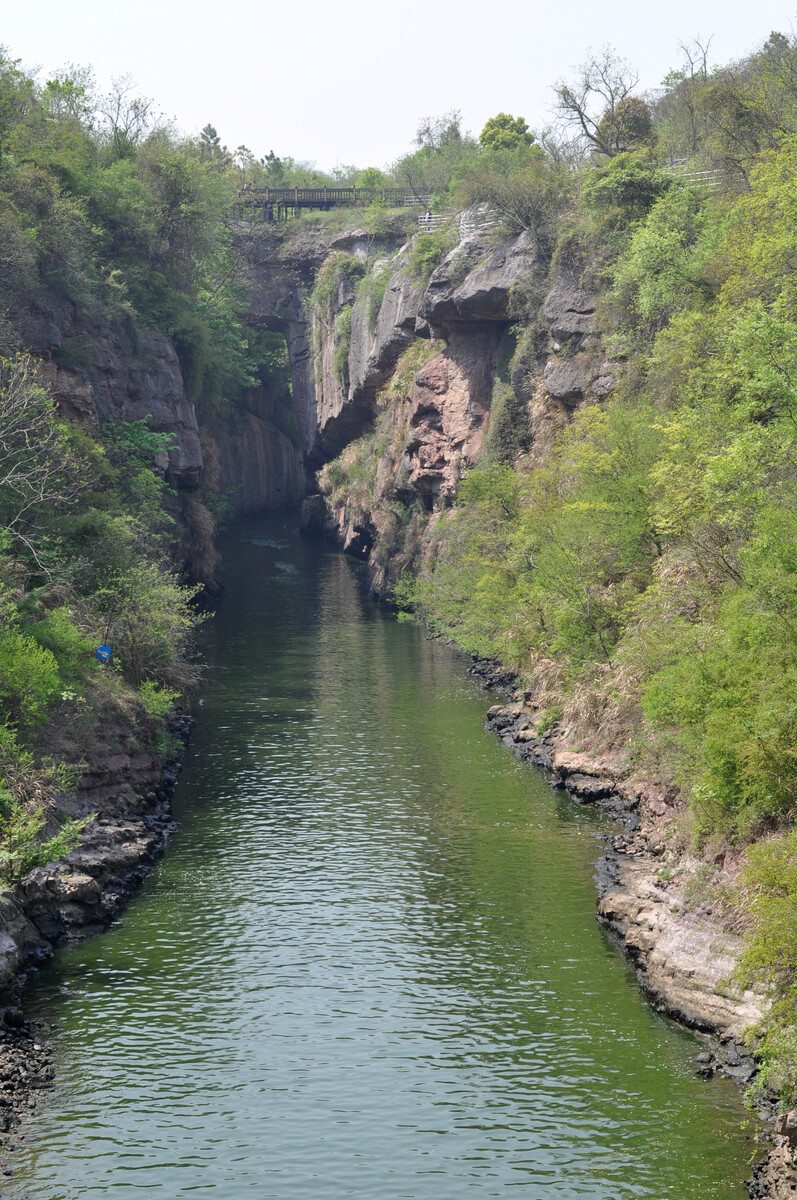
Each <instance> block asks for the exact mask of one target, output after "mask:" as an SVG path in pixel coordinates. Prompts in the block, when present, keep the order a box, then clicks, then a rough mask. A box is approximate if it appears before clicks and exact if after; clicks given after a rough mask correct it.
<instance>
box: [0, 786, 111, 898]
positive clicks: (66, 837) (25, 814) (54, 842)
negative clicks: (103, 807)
mask: <svg viewBox="0 0 797 1200" xmlns="http://www.w3.org/2000/svg"><path fill="white" fill-rule="evenodd" d="M93 820H94V815H93V814H92V815H91V816H88V817H83V818H81V819H79V820H73V821H66V822H64V824H63V825H62V826H61V828H60V829H59V831H58V833H56V834H55V835H54V836H53V837H49V838H46V839H45V840H44V841H40V840H39V836H40V834H41V832H42V830H43V829H44V826H45V825H46V823H47V814H46V810H45V808H44V806H43V805H26V804H24V803H23V802H22V801H21V800H18V799H17V798H16V797H15V796H12V794H11V793H10V792H9V791H8V790H7V789H6V788H5V787H4V786H3V785H2V783H0V881H2V883H3V885H4V886H5V887H10V886H12V885H13V884H14V883H16V882H18V881H19V880H20V879H23V878H24V877H25V876H26V875H27V874H28V872H29V871H32V870H33V868H34V867H42V866H44V865H45V863H48V862H55V861H56V860H57V859H59V858H63V856H64V855H65V854H68V853H69V851H70V850H72V849H73V848H74V847H75V846H76V845H77V844H78V842H79V841H80V833H81V830H82V829H84V828H85V827H86V825H88V824H89V823H90V822H91V821H93Z"/></svg>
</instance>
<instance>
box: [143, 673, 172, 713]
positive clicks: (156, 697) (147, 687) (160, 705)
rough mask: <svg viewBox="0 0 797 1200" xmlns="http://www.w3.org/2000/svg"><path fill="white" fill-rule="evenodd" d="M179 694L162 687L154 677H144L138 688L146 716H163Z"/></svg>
mask: <svg viewBox="0 0 797 1200" xmlns="http://www.w3.org/2000/svg"><path fill="white" fill-rule="evenodd" d="M178 696H179V692H175V691H172V690H170V689H169V688H165V687H162V686H161V684H159V683H156V682H155V680H154V679H145V680H144V682H143V683H142V684H141V686H140V688H139V689H138V698H139V700H140V701H141V706H142V708H143V709H144V712H145V713H146V714H147V716H148V717H165V716H166V714H167V713H168V712H169V710H170V709H171V708H173V707H174V703H175V701H176V700H177V698H178Z"/></svg>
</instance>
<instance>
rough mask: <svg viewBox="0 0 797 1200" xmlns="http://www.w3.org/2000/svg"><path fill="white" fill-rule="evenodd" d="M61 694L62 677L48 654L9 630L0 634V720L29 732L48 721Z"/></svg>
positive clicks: (46, 650) (30, 641) (42, 648)
mask: <svg viewBox="0 0 797 1200" xmlns="http://www.w3.org/2000/svg"><path fill="white" fill-rule="evenodd" d="M60 694H61V676H60V673H59V670H58V663H57V662H56V659H55V655H54V654H53V653H52V651H51V650H48V649H47V648H46V647H44V646H40V645H38V643H37V642H36V641H34V639H33V638H32V637H29V636H27V635H25V634H23V633H20V632H19V631H18V630H15V629H10V630H6V631H5V632H4V633H2V634H0V717H1V718H2V720H3V721H10V722H11V723H12V724H13V725H17V726H20V727H23V728H29V727H30V726H32V725H34V724H36V723H37V722H40V721H44V720H46V719H47V708H48V705H50V704H51V703H52V702H53V701H54V700H56V699H57V698H58V697H59V696H60Z"/></svg>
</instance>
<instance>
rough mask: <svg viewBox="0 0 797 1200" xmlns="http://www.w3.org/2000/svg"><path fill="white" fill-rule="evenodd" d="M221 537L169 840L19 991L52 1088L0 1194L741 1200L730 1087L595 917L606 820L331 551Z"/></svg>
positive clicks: (280, 538) (260, 528)
mask: <svg viewBox="0 0 797 1200" xmlns="http://www.w3.org/2000/svg"><path fill="white" fill-rule="evenodd" d="M223 549H224V562H225V570H226V574H227V584H228V591H227V595H226V597H225V600H224V603H223V604H222V606H221V608H220V611H219V614H218V616H217V618H216V620H215V621H214V622H213V629H212V632H211V638H212V643H211V646H210V656H211V668H210V671H209V675H208V683H207V686H206V688H205V690H204V705H203V707H202V709H201V725H200V727H199V729H198V731H197V732H196V735H195V738H194V744H193V747H192V751H191V754H190V758H189V762H188V764H187V766H186V770H185V772H184V775H183V778H182V781H181V784H180V788H179V791H178V797H177V807H178V814H177V815H178V817H179V819H180V821H181V830H180V833H179V835H178V837H177V838H176V840H175V841H174V843H173V845H172V848H171V849H170V851H169V854H168V856H167V858H166V860H165V861H164V862H163V863H162V864H161V865H160V867H159V868H158V870H157V871H156V873H155V875H154V876H153V878H152V879H151V880H150V881H149V882H148V883H147V885H146V886H145V889H144V891H143V893H142V894H141V895H140V896H139V897H138V898H137V900H136V901H135V902H134V904H133V905H132V906H131V908H130V909H129V910H128V911H127V913H126V914H125V915H124V917H123V919H122V920H121V921H120V922H119V923H118V924H117V925H116V926H115V927H114V928H113V929H111V930H110V931H109V932H108V933H107V934H105V935H103V936H102V937H99V938H96V939H94V940H93V941H90V942H88V943H86V944H84V945H82V946H79V947H76V948H74V949H71V950H69V951H67V952H65V953H62V954H61V955H59V957H58V958H57V960H56V961H55V963H53V964H52V966H51V967H50V968H48V970H47V971H46V972H45V973H44V974H43V975H42V977H41V978H40V980H39V981H38V982H37V985H36V989H35V993H34V996H33V997H32V1000H33V1003H34V1004H36V1005H38V1006H39V1007H40V1008H42V1009H46V1011H47V1012H48V1014H53V1013H54V1014H55V1019H56V1020H57V1021H58V1022H59V1024H60V1027H61V1032H60V1034H59V1037H58V1041H59V1055H60V1060H61V1067H60V1075H59V1089H58V1095H57V1098H56V1100H55V1102H54V1103H53V1104H52V1105H50V1106H49V1107H48V1108H47V1109H46V1110H45V1111H44V1113H43V1114H41V1115H40V1117H39V1119H38V1120H37V1122H36V1124H35V1125H34V1127H33V1128H32V1129H31V1131H30V1132H29V1134H28V1139H29V1145H28V1146H27V1148H26V1149H25V1150H23V1151H20V1152H19V1155H18V1158H17V1168H18V1169H17V1172H16V1183H15V1185H14V1191H13V1194H14V1195H15V1196H18V1197H19V1200H22V1197H25V1198H26V1200H28V1198H29V1200H45V1198H46V1200H77V1198H78V1197H95V1196H105V1195H108V1196H113V1197H117V1198H119V1200H128V1198H129V1200H133V1197H139V1196H141V1195H142V1193H144V1194H146V1193H148V1192H153V1193H155V1194H157V1195H159V1196H162V1197H163V1198H164V1200H170V1198H171V1197H176V1196H183V1195H187V1194H188V1193H193V1192H196V1191H199V1192H203V1191H208V1192H211V1193H212V1194H213V1195H214V1197H217V1198H218V1200H237V1198H238V1197H248V1196H251V1197H258V1198H262V1200H269V1198H273V1200H339V1198H342V1197H348V1196H354V1197H361V1198H362V1200H366V1198H367V1200H377V1198H379V1200H399V1198H402V1200H403V1198H409V1200H461V1198H462V1197H465V1196H469V1195H471V1194H473V1195H478V1196H480V1197H490V1196H499V1195H501V1196H503V1195H505V1193H506V1191H507V1189H509V1188H520V1189H521V1192H522V1194H523V1195H524V1196H525V1197H528V1198H529V1200H537V1198H540V1200H543V1198H545V1200H548V1198H554V1197H555V1198H557V1200H565V1198H568V1200H569V1198H571V1197H589V1198H591V1200H625V1198H630V1197H649V1198H651V1200H692V1198H698V1197H699V1198H700V1200H729V1198H730V1200H732V1198H734V1197H737V1198H741V1196H742V1195H743V1190H742V1188H741V1187H740V1186H739V1181H740V1180H741V1179H742V1177H743V1174H744V1168H745V1146H744V1143H743V1141H742V1138H741V1134H740V1132H739V1122H740V1119H741V1108H740V1103H739V1099H738V1097H737V1095H736V1094H735V1092H734V1090H733V1089H732V1088H731V1087H730V1085H726V1084H724V1083H717V1082H716V1081H715V1082H712V1083H705V1082H703V1081H699V1080H697V1079H696V1078H695V1077H694V1075H693V1073H692V1059H693V1057H694V1054H695V1044H694V1043H693V1042H692V1040H691V1039H690V1038H689V1037H688V1036H687V1035H686V1034H683V1033H681V1032H680V1031H678V1030H676V1029H674V1028H672V1027H670V1026H668V1025H666V1024H665V1023H664V1022H663V1021H662V1020H661V1019H660V1018H659V1017H658V1016H656V1014H654V1013H653V1012H652V1011H651V1010H650V1009H649V1008H648V1007H647V1006H646V1005H645V1004H644V1003H643V1002H642V1001H641V1000H640V998H639V996H638V994H637V991H636V987H635V984H634V981H633V978H632V977H631V976H630V974H629V973H628V971H627V970H626V968H625V966H624V965H623V963H622V962H621V961H620V959H619V958H618V956H617V954H616V952H615V950H614V949H613V948H612V947H611V946H610V945H609V944H608V943H607V942H606V941H605V939H604V938H603V936H602V934H601V932H600V930H599V929H598V927H597V925H596V923H595V919H594V903H595V898H594V889H593V884H592V880H591V873H592V868H591V865H590V864H591V861H592V860H593V859H594V857H595V856H596V853H597V849H596V841H595V835H596V832H597V831H598V829H599V825H600V822H599V819H598V818H597V817H596V816H595V814H593V813H590V812H589V811H588V810H584V809H582V808H579V807H577V806H575V805H573V804H571V802H570V801H569V800H568V799H567V798H566V797H563V796H561V795H559V794H556V793H552V792H551V791H550V789H549V788H548V786H547V784H546V783H545V781H544V779H542V778H541V777H538V776H536V775H535V774H533V773H532V772H530V771H529V770H527V769H526V768H524V767H520V766H519V765H517V764H516V763H515V762H514V761H513V760H512V758H511V757H510V756H509V755H508V754H507V753H506V751H505V750H503V749H502V748H501V746H500V745H499V744H498V743H497V741H496V740H495V739H494V738H493V737H492V736H489V735H486V734H485V733H484V732H483V730H482V722H483V713H484V709H485V707H486V704H485V697H484V695H483V694H481V693H479V692H478V691H476V690H475V688H474V687H473V685H472V683H471V682H470V680H468V678H467V677H466V676H465V673H464V671H463V662H462V660H461V659H458V658H457V657H456V656H455V655H454V654H453V653H452V652H451V651H450V650H449V649H447V648H446V647H444V646H441V645H439V644H438V643H435V642H428V641H426V640H425V638H424V636H423V633H422V631H420V630H418V629H416V628H414V627H411V626H407V625H402V624H398V623H397V622H396V621H395V620H394V619H393V618H392V617H390V616H389V615H388V614H386V613H384V612H382V611H380V610H379V609H378V608H377V607H376V606H374V605H372V604H371V603H370V602H368V601H367V600H366V599H364V598H363V595H362V593H361V591H360V589H359V586H358V583H357V580H356V577H355V574H354V571H353V569H352V566H351V564H350V563H349V562H348V561H347V560H345V559H344V558H343V557H341V556H340V555H336V554H331V553H325V552H322V551H320V550H319V549H318V547H316V546H308V545H306V544H303V543H301V542H300V541H298V540H297V539H296V538H295V537H294V536H293V535H292V533H291V531H290V529H289V527H287V526H286V525H285V524H284V523H281V522H280V521H272V522H269V523H266V522H259V523H257V524H253V525H251V526H247V527H239V528H238V529H237V530H236V531H235V533H234V534H232V535H230V536H229V537H228V539H227V540H226V544H225V546H224V547H223ZM286 565H287V566H290V567H291V570H290V571H287V570H285V569H284V567H285V566H286Z"/></svg>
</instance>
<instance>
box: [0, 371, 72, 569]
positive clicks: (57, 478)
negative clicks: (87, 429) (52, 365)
mask: <svg viewBox="0 0 797 1200" xmlns="http://www.w3.org/2000/svg"><path fill="white" fill-rule="evenodd" d="M86 485H87V480H86V478H85V468H84V465H83V464H82V463H81V462H80V461H79V460H78V459H77V458H76V457H75V455H74V454H73V453H72V451H71V449H70V446H69V442H68V439H67V437H66V436H65V434H64V431H63V429H62V427H61V425H60V424H59V422H58V421H57V420H56V417H55V413H54V410H53V403H52V401H51V400H50V398H49V396H48V395H47V393H46V392H45V391H44V389H43V388H42V387H41V386H40V385H39V383H38V381H37V378H36V367H35V364H34V362H33V359H31V358H30V357H29V356H26V355H20V356H18V357H16V358H12V359H7V358H5V359H0V521H1V522H2V527H3V528H4V529H5V530H6V531H7V532H8V533H10V534H11V535H12V536H13V537H15V538H18V539H19V540H20V541H21V542H22V543H23V544H24V545H25V546H27V548H28V549H29V550H30V551H31V553H32V554H33V556H34V558H35V559H36V561H37V562H39V564H40V565H41V563H40V560H39V557H38V555H37V553H36V550H35V548H34V546H33V545H32V542H31V539H30V536H29V516H30V515H31V514H32V513H33V512H35V511H39V512H41V511H44V510H46V509H48V508H57V507H59V506H62V505H64V504H66V503H67V502H68V501H70V500H72V499H74V498H75V497H76V496H77V495H78V494H79V493H80V491H81V490H82V489H83V488H84V487H85V486H86Z"/></svg>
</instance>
